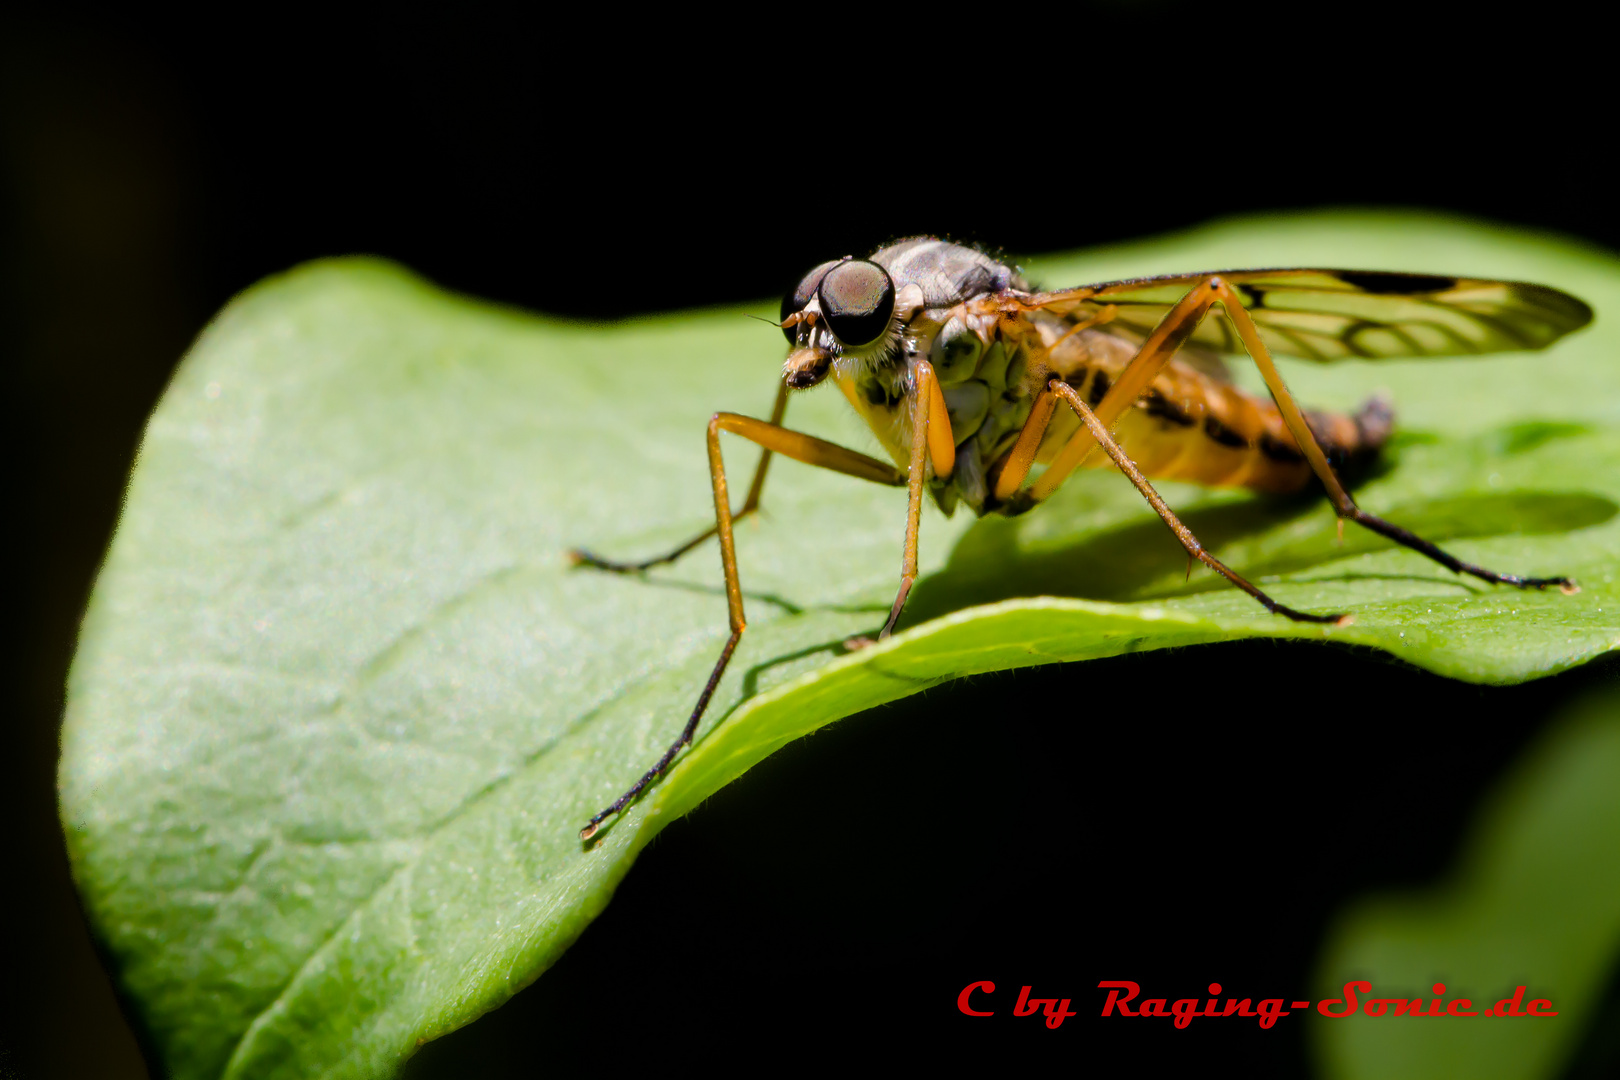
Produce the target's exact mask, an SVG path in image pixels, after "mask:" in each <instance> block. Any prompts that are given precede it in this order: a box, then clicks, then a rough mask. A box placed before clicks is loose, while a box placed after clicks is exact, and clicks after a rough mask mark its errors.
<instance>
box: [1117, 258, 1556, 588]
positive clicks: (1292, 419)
mask: <svg viewBox="0 0 1620 1080" xmlns="http://www.w3.org/2000/svg"><path fill="white" fill-rule="evenodd" d="M1194 293H1195V294H1196V293H1206V294H1207V295H1208V297H1209V300H1210V301H1211V302H1213V301H1219V302H1220V304H1221V306H1222V307H1223V308H1225V309H1226V315H1227V318H1229V319H1230V320H1231V321H1232V326H1233V328H1234V329H1236V330H1237V334H1238V338H1239V340H1241V341H1242V342H1243V347H1244V348H1245V349H1246V350H1248V353H1249V357H1250V358H1251V359H1252V360H1253V361H1254V363H1255V366H1256V367H1258V368H1259V369H1260V375H1261V377H1262V378H1264V379H1265V381H1266V386H1267V388H1268V389H1270V391H1271V397H1272V399H1273V400H1274V401H1276V403H1277V408H1278V409H1279V410H1280V411H1281V412H1282V417H1283V423H1285V424H1286V425H1288V431H1289V433H1290V434H1292V435H1293V436H1294V441H1295V442H1297V443H1298V444H1299V448H1300V450H1301V451H1302V452H1303V453H1304V454H1305V460H1306V461H1308V462H1309V463H1310V466H1311V471H1312V472H1314V473H1315V474H1316V477H1317V479H1319V480H1321V481H1322V486H1323V487H1325V488H1327V493H1328V498H1330V499H1331V500H1332V501H1333V508H1334V510H1336V511H1337V512H1338V514H1339V517H1340V518H1341V519H1342V518H1349V519H1350V520H1351V521H1354V522H1356V523H1357V524H1359V525H1363V526H1365V527H1366V528H1368V529H1371V530H1372V531H1373V532H1375V533H1378V534H1379V535H1380V536H1387V537H1388V538H1389V539H1391V540H1393V541H1395V542H1396V543H1397V544H1402V545H1404V546H1406V547H1409V548H1411V549H1412V550H1413V551H1416V552H1419V553H1421V554H1423V555H1426V556H1428V557H1429V558H1431V559H1433V560H1434V561H1435V562H1437V563H1439V564H1440V565H1441V566H1444V567H1445V568H1446V569H1447V570H1450V571H1452V572H1453V573H1458V574H1469V575H1472V576H1473V577H1477V578H1479V579H1481V580H1483V581H1489V582H1491V583H1493V584H1497V585H1516V586H1518V587H1519V588H1521V589H1531V588H1534V589H1544V588H1546V587H1547V586H1549V585H1556V586H1558V588H1559V589H1560V590H1561V591H1562V592H1565V593H1575V592H1579V591H1580V587H1579V586H1578V585H1576V584H1575V583H1574V582H1573V581H1571V580H1570V579H1569V578H1567V577H1519V576H1518V575H1516V574H1499V573H1497V572H1496V571H1494V570H1487V569H1485V568H1484V567H1483V566H1475V565H1474V564H1472V563H1466V562H1463V561H1462V560H1461V559H1459V558H1457V557H1456V556H1455V555H1452V554H1450V553H1449V552H1446V551H1443V550H1441V549H1440V548H1438V547H1436V546H1435V545H1434V544H1431V543H1430V542H1429V541H1427V540H1425V539H1423V538H1422V537H1420V536H1417V535H1415V534H1413V533H1411V532H1408V531H1407V530H1405V529H1403V528H1401V527H1400V526H1399V525H1395V524H1392V523H1390V522H1388V521H1385V520H1384V519H1383V518H1381V517H1378V516H1376V515H1374V514H1369V513H1368V512H1367V511H1365V510H1363V509H1362V508H1361V507H1359V506H1357V505H1356V501H1355V500H1354V499H1353V498H1351V497H1350V493H1349V492H1348V491H1346V490H1345V489H1344V485H1343V484H1341V483H1339V478H1338V477H1337V476H1336V475H1334V472H1333V466H1332V465H1330V464H1329V463H1328V459H1327V455H1325V454H1324V453H1322V447H1321V445H1320V444H1319V443H1318V442H1317V441H1316V435H1315V434H1314V433H1313V432H1312V431H1311V428H1310V425H1309V424H1307V423H1306V422H1305V417H1304V415H1303V414H1302V413H1301V412H1300V411H1299V406H1298V405H1297V404H1296V403H1295V402H1294V396H1293V394H1291V393H1289V391H1288V387H1287V386H1286V385H1285V384H1284V383H1283V380H1282V374H1281V373H1280V372H1278V370H1277V365H1276V364H1275V363H1274V362H1273V361H1272V359H1271V354H1270V353H1269V352H1268V351H1267V350H1266V346H1265V343H1264V342H1263V341H1261V340H1260V334H1259V332H1258V331H1256V330H1255V326H1254V320H1252V319H1250V318H1249V313H1248V312H1247V311H1245V310H1244V308H1243V303H1242V301H1241V300H1240V299H1239V298H1238V297H1237V296H1236V295H1235V294H1234V293H1233V291H1232V289H1231V287H1230V286H1228V285H1227V284H1226V282H1224V281H1222V280H1221V279H1220V278H1219V277H1213V278H1210V279H1209V280H1208V281H1207V282H1205V283H1204V284H1202V285H1200V286H1199V287H1198V288H1197V289H1195V290H1194ZM1205 308H1206V310H1207V308H1208V303H1206V304H1205ZM1103 404H1105V405H1106V404H1107V401H1106V400H1105V401H1104V402H1103Z"/></svg>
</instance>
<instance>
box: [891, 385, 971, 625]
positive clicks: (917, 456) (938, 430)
mask: <svg viewBox="0 0 1620 1080" xmlns="http://www.w3.org/2000/svg"><path fill="white" fill-rule="evenodd" d="M914 379H915V389H914V390H913V392H912V395H911V402H912V404H911V467H910V469H909V470H908V475H907V479H906V487H907V498H906V540H905V548H904V554H903V555H902V556H901V558H900V591H899V593H898V594H897V595H896V596H895V598H894V606H893V607H891V608H890V609H889V619H888V621H887V622H885V623H884V624H883V629H882V630H881V631H880V632H879V633H878V640H879V641H882V640H883V639H884V638H886V637H888V636H889V635H890V634H892V633H894V624H895V623H896V622H897V621H898V620H899V618H900V612H901V609H903V608H904V607H905V606H906V597H907V596H909V595H911V586H912V585H913V584H914V583H915V582H916V580H917V529H918V527H919V525H920V524H921V522H922V496H923V487H924V485H925V484H926V482H927V467H926V466H927V465H928V464H930V463H931V464H932V465H933V466H934V475H935V476H939V477H945V476H949V475H950V474H951V471H952V470H953V469H955V467H956V447H955V446H954V445H953V444H952V442H951V422H950V417H949V416H948V414H947V413H946V411H945V395H944V394H943V393H942V392H941V391H940V388H939V381H938V380H937V379H935V378H934V367H933V365H932V364H930V363H929V362H928V361H926V360H919V361H917V366H916V368H915V375H914Z"/></svg>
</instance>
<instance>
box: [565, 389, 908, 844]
mask: <svg viewBox="0 0 1620 1080" xmlns="http://www.w3.org/2000/svg"><path fill="white" fill-rule="evenodd" d="M936 392H937V391H936ZM722 431H729V432H732V433H733V434H736V435H741V436H742V437H743V438H745V439H748V440H749V441H750V442H754V443H758V444H759V445H760V446H761V447H763V448H764V449H765V452H766V455H767V456H768V455H769V454H771V453H777V454H784V455H786V456H787V457H790V458H793V459H794V460H796V461H802V462H804V463H805V464H806V465H816V466H819V467H820V468H823V469H831V470H833V471H834V472H841V473H843V474H844V475H846V476H854V477H858V478H859V479H862V480H870V481H872V482H873V483H877V484H888V485H892V486H895V487H898V486H899V485H901V484H904V483H906V477H905V476H903V475H902V474H901V472H900V470H898V469H896V468H895V467H894V466H893V465H889V464H887V463H885V462H882V461H879V460H877V459H876V458H871V457H867V456H866V455H865V454H859V453H856V452H855V451H854V450H848V449H845V448H844V447H842V446H839V445H838V444H837V443H831V442H827V441H826V440H825V439H818V438H816V437H815V436H813V435H806V434H804V433H803V432H799V431H791V430H789V429H788V428H785V427H782V426H781V425H779V424H773V423H767V422H766V421H764V420H755V419H753V418H752V417H748V416H738V415H737V414H736V413H715V414H714V416H713V417H712V418H711V419H710V420H709V431H708V448H709V479H710V482H711V484H712V486H713V488H714V522H715V524H714V529H713V530H712V531H713V532H715V533H718V534H719V535H720V567H721V569H722V571H724V573H725V578H726V611H727V615H728V616H729V619H730V627H731V636H730V637H728V638H727V639H726V644H725V647H724V648H722V649H721V650H720V658H719V659H718V660H716V661H715V664H714V670H713V671H711V672H710V673H709V681H708V682H707V683H705V684H704V687H703V693H701V694H700V695H698V700H697V705H696V706H695V707H694V708H693V709H692V715H691V716H690V717H689V718H688V719H687V721H686V727H685V728H683V729H682V730H681V735H680V738H678V739H676V740H675V741H674V742H673V743H671V744H670V746H669V749H668V750H666V751H664V756H663V757H661V758H659V759H658V761H657V763H656V764H654V765H653V767H652V768H650V769H648V770H647V771H646V773H644V774H643V775H642V777H641V779H639V780H637V781H636V782H635V783H634V784H632V785H630V788H629V790H628V791H626V792H625V793H624V794H623V795H620V796H619V797H618V798H617V799H615V800H614V802H613V805H612V806H609V807H608V808H607V809H605V810H603V811H602V812H601V813H599V814H597V815H596V816H595V817H593V818H591V820H590V822H589V823H588V824H587V825H586V826H585V827H584V828H583V829H581V830H580V831H579V838H580V839H581V840H589V839H590V838H591V837H593V836H595V835H596V832H597V830H598V829H600V828H601V826H602V822H604V821H605V820H607V819H608V818H609V817H612V816H613V815H614V814H617V813H618V812H619V811H620V810H623V809H624V808H625V807H626V806H628V805H629V804H630V803H631V801H633V800H634V799H635V797H636V796H637V795H640V794H641V792H642V791H643V790H644V789H645V788H646V787H647V785H648V784H650V783H652V782H653V781H654V780H656V779H658V777H659V776H661V775H663V773H664V771H665V770H666V769H668V768H669V766H670V764H671V763H672V762H673V761H674V760H675V755H677V754H679V753H680V752H681V748H682V747H684V746H687V745H689V744H690V743H691V742H692V736H693V735H694V734H696V732H697V726H698V722H699V721H701V720H702V719H703V713H704V711H705V710H706V709H708V707H709V700H710V699H711V698H713V697H714V691H715V689H716V688H717V687H718V686H719V685H720V678H721V676H723V675H724V674H725V673H726V667H727V665H729V664H730V663H731V656H732V654H733V653H734V652H736V651H737V643H738V642H739V641H741V640H742V634H743V631H744V630H745V629H747V627H748V621H747V619H746V618H745V617H744V614H743V599H742V584H741V582H740V581H739V580H738V577H737V550H736V544H735V541H734V540H733V537H732V531H731V526H732V522H733V521H734V520H735V516H734V515H733V514H732V512H731V495H730V492H729V491H728V490H727V488H726V465H725V459H724V458H723V457H722V456H721V454H720V433H721V432H722ZM763 473H764V468H763V464H762V465H761V469H760V472H759V473H758V474H756V476H763ZM914 490H920V489H915V488H914ZM912 503H913V510H915V505H916V499H915V497H914V498H913V500H912ZM915 520H916V515H915V513H913V515H912V529H911V532H910V534H909V535H910V536H911V539H912V544H913V549H912V557H911V564H912V566H913V574H912V576H913V577H915V576H916V574H915V564H916V551H915V541H916V526H915ZM708 535H709V534H705V536H704V537H700V539H703V538H706V537H707V536H708ZM909 588H910V586H909V585H907V586H906V589H909ZM905 591H906V590H905V589H903V590H902V592H901V600H902V601H903V600H904V598H905Z"/></svg>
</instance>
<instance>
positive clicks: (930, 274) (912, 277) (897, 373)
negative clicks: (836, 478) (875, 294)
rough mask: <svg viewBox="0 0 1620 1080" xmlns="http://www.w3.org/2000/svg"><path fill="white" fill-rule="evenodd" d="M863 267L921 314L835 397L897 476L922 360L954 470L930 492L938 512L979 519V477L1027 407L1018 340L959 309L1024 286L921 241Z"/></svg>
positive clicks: (938, 243) (864, 361) (989, 266)
mask: <svg viewBox="0 0 1620 1080" xmlns="http://www.w3.org/2000/svg"><path fill="white" fill-rule="evenodd" d="M871 260H872V261H873V262H875V263H878V264H879V265H881V266H883V267H884V269H886V270H887V271H888V272H889V275H890V276H891V277H892V278H893V280H894V285H895V289H896V292H897V293H898V294H899V295H901V296H906V295H908V291H909V295H910V296H912V297H913V302H916V301H918V300H920V302H921V304H922V307H921V308H920V309H918V310H917V311H916V312H915V314H913V315H912V316H911V318H910V319H909V320H908V321H907V322H906V323H905V325H904V327H903V328H902V332H901V334H900V336H899V338H898V340H897V341H895V342H894V343H893V344H892V345H891V346H890V347H889V348H887V349H885V350H884V351H883V352H882V353H880V354H874V355H869V356H866V357H862V358H860V359H859V360H858V361H857V362H856V363H854V364H852V365H849V366H848V367H846V368H845V370H844V372H843V380H842V381H843V382H844V384H845V394H846V395H847V396H848V397H849V399H850V403H851V404H852V405H854V406H855V409H856V411H857V412H859V413H860V414H861V416H862V417H863V418H864V419H865V420H866V422H867V423H868V424H869V425H870V426H871V428H872V430H873V432H874V433H875V434H876V435H877V437H878V439H879V440H880V441H881V442H882V443H883V445H884V448H885V449H886V450H888V452H889V454H890V456H891V457H893V458H894V460H895V462H896V464H898V465H900V466H901V467H902V468H903V467H905V466H906V464H907V462H908V461H909V456H910V445H911V394H912V390H913V387H914V380H913V375H914V371H915V365H916V362H917V360H918V359H920V358H927V359H928V360H929V361H930V363H932V365H933V367H934V372H935V375H936V377H937V378H938V380H939V384H940V389H941V391H942V393H943V395H944V398H945V406H946V409H947V411H948V412H949V414H950V419H951V432H952V436H953V438H954V441H955V442H956V446H957V450H956V468H955V470H954V471H953V472H952V474H951V476H950V477H949V478H947V479H945V480H939V479H934V480H932V481H931V484H930V490H931V491H932V492H933V494H934V498H935V501H936V502H938V503H939V506H940V509H942V510H944V511H945V512H946V513H950V512H951V511H952V510H954V509H955V506H956V503H957V502H958V501H961V502H965V503H966V504H967V505H968V506H970V507H971V508H972V509H973V510H974V512H975V513H981V514H982V513H984V512H985V511H986V509H987V507H986V500H987V490H986V485H985V469H986V467H987V466H988V465H989V464H990V463H992V462H994V461H995V460H996V459H997V458H998V457H999V456H1000V455H1001V454H1003V453H1005V452H1006V451H1007V449H1009V448H1010V447H1011V445H1012V443H1013V441H1014V440H1016V438H1017V435H1018V431H1019V429H1020V428H1021V427H1022V426H1023V424H1024V421H1025V420H1026V419H1027V418H1028V416H1029V411H1030V407H1031V406H1032V404H1033V400H1034V398H1033V390H1032V388H1031V386H1030V385H1029V379H1028V376H1029V374H1030V372H1029V365H1028V356H1027V350H1026V349H1025V347H1024V346H1023V345H1022V344H1021V339H1017V338H1007V339H1004V338H1003V336H1002V335H1001V333H1000V331H999V328H998V322H997V319H996V318H994V317H992V316H976V315H974V314H972V313H970V312H969V311H968V310H967V309H966V305H967V302H968V301H971V300H973V299H975V298H977V297H980V296H983V295H985V294H988V293H998V292H1003V291H1007V290H1015V291H1019V292H1027V291H1028V288H1029V287H1028V285H1027V284H1026V283H1025V282H1024V280H1023V278H1021V277H1020V276H1019V275H1018V273H1017V271H1016V270H1014V269H1013V268H1012V267H1010V266H1007V265H1005V264H1003V263H1000V262H997V261H996V260H994V259H992V258H990V257H989V256H987V255H985V254H983V253H982V252H978V251H975V250H973V249H972V248H968V247H963V246H961V245H959V244H952V243H948V242H946V241H943V240H935V239H931V238H927V237H921V238H915V239H911V240H903V241H901V242H900V243H897V244H894V245H891V246H890V247H886V248H883V249H882V250H880V251H878V252H876V253H875V254H874V255H872V257H871ZM918 293H920V296H919V295H918ZM1035 389H1038V388H1035Z"/></svg>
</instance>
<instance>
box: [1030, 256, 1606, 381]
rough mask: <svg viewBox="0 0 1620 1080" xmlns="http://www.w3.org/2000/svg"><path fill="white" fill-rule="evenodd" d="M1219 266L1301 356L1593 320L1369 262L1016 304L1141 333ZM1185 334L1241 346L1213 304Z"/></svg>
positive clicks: (1451, 346)
mask: <svg viewBox="0 0 1620 1080" xmlns="http://www.w3.org/2000/svg"><path fill="white" fill-rule="evenodd" d="M1213 274H1219V275H1220V276H1221V277H1223V278H1225V279H1226V281H1227V282H1228V283H1229V284H1231V285H1232V286H1233V287H1234V288H1235V289H1236V291H1237V292H1238V293H1239V294H1240V295H1241V296H1242V297H1243V306H1244V307H1245V308H1246V309H1248V312H1249V315H1250V317H1251V318H1253V320H1254V323H1255V326H1256V327H1258V329H1259V331H1260V336H1261V337H1262V338H1263V339H1264V340H1265V343H1266V348H1268V349H1270V350H1271V351H1272V352H1274V353H1281V354H1283V355H1286V356H1301V357H1304V358H1306V359H1308V360H1320V361H1329V360H1340V359H1344V358H1345V357H1364V358H1368V359H1377V358H1382V357H1395V356H1468V355H1477V354H1479V353H1493V352H1517V351H1519V350H1523V349H1541V348H1545V347H1546V346H1548V345H1550V344H1552V343H1553V342H1554V341H1556V340H1558V339H1559V338H1560V337H1562V336H1564V335H1565V334H1567V333H1570V332H1571V331H1573V330H1579V329H1580V328H1581V327H1583V326H1585V325H1586V324H1587V323H1589V322H1591V321H1592V309H1591V308H1590V307H1588V306H1587V305H1586V304H1585V303H1583V302H1582V301H1580V300H1577V299H1576V298H1575V297H1573V296H1570V295H1569V294H1568V293H1564V292H1559V291H1558V290H1557V289H1551V288H1548V287H1547V286H1545V285H1529V284H1526V283H1524V282H1517V281H1489V280H1485V279H1482V278H1458V277H1439V276H1436V275H1433V274H1401V273H1387V272H1383V271H1371V270H1219V271H1209V272H1205V273H1201V274H1174V275H1167V276H1164V277H1151V278H1138V279H1136V280H1133V281H1114V282H1107V283H1104V284H1101V285H1088V286H1084V287H1082V288H1078V289H1066V290H1063V291H1060V292H1042V293H1035V294H1034V295H1032V296H1028V297H1020V298H1019V300H1018V306H1019V307H1020V308H1022V309H1023V310H1030V309H1041V310H1045V311H1051V312H1053V313H1054V314H1063V315H1067V314H1077V313H1089V312H1094V311H1096V310H1098V309H1100V308H1102V307H1103V306H1105V305H1110V304H1111V305H1114V306H1115V308H1116V310H1117V314H1116V315H1115V316H1114V319H1113V322H1112V323H1111V325H1118V326H1121V327H1124V328H1127V329H1130V330H1134V331H1136V332H1137V333H1140V334H1143V335H1147V334H1149V333H1151V332H1152V331H1153V328H1154V327H1156V326H1157V325H1158V324H1159V320H1160V319H1162V318H1163V317H1164V316H1165V314H1166V313H1167V312H1168V311H1169V310H1170V309H1171V308H1172V307H1173V306H1175V304H1176V302H1177V301H1178V300H1180V299H1181V298H1182V297H1183V296H1184V295H1186V292H1187V290H1188V289H1190V288H1192V287H1193V286H1194V285H1196V284H1197V283H1198V282H1200V281H1203V280H1206V279H1207V278H1209V277H1211V276H1212V275H1213ZM1191 340H1192V341H1194V342H1196V343H1198V344H1201V345H1204V346H1207V347H1209V348H1211V349H1215V350H1217V351H1220V352H1226V353H1236V352H1239V351H1241V348H1242V346H1241V345H1240V344H1239V342H1238V340H1237V335H1236V334H1235V333H1234V332H1233V331H1232V326H1231V324H1230V323H1229V322H1228V321H1227V319H1226V316H1225V314H1224V313H1223V311H1222V309H1221V308H1219V307H1217V308H1215V309H1214V310H1213V311H1212V312H1211V313H1210V317H1209V318H1207V319H1205V320H1204V321H1203V323H1202V325H1200V326H1199V328H1198V330H1197V332H1196V333H1195V334H1193V336H1192V339H1191Z"/></svg>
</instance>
